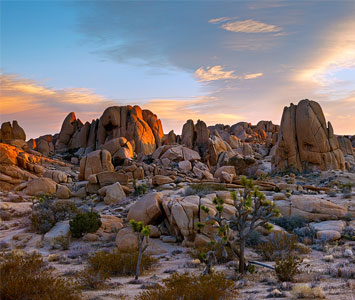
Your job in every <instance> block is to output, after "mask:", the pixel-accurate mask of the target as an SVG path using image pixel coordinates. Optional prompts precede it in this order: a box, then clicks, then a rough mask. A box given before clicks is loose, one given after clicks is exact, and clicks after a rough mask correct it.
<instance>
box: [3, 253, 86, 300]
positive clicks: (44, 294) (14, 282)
mask: <svg viewBox="0 0 355 300" xmlns="http://www.w3.org/2000/svg"><path fill="white" fill-rule="evenodd" d="M0 278H1V280H0V299H4V300H12V299H21V300H79V299H82V297H81V294H80V291H79V289H78V285H77V282H76V281H74V280H72V279H65V278H62V277H58V276H57V275H56V274H53V271H52V270H51V269H48V268H46V266H45V263H44V261H43V259H42V257H41V255H40V254H38V253H32V254H27V253H24V252H15V251H12V252H11V253H8V254H4V253H3V254H2V255H1V256H0Z"/></svg>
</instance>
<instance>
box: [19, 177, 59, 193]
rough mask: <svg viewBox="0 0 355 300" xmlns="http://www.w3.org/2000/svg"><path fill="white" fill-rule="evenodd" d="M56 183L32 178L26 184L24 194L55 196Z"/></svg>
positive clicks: (46, 179) (47, 179)
mask: <svg viewBox="0 0 355 300" xmlns="http://www.w3.org/2000/svg"><path fill="white" fill-rule="evenodd" d="M56 192H57V183H56V182H55V181H53V180H52V179H50V178H34V179H31V180H30V181H28V182H27V185H26V188H25V189H24V193H25V194H27V195H31V196H37V195H41V194H49V195H55V194H56Z"/></svg>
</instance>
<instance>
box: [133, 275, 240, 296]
mask: <svg viewBox="0 0 355 300" xmlns="http://www.w3.org/2000/svg"><path fill="white" fill-rule="evenodd" d="M233 286H234V282H233V281H231V280H227V279H226V278H225V276H224V275H223V273H212V274H208V275H199V276H197V275H193V274H187V273H185V274H178V273H174V274H172V275H171V276H170V277H169V278H167V279H165V280H164V286H159V287H158V288H156V289H151V290H147V291H144V292H142V293H140V294H139V295H138V296H136V297H135V300H156V299H159V300H176V299H179V300H228V299H232V298H233V297H234V296H235V293H233Z"/></svg>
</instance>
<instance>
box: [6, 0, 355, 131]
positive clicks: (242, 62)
mask: <svg viewBox="0 0 355 300" xmlns="http://www.w3.org/2000/svg"><path fill="white" fill-rule="evenodd" d="M0 22H1V23H0V70H1V75H0V76H1V77H0V78H1V82H0V84H1V85H0V87H1V89H0V97H1V101H0V121H1V122H4V121H9V120H13V119H16V120H18V122H19V124H20V125H21V126H22V127H23V128H24V129H25V131H26V133H27V137H28V138H32V137H33V138H34V137H38V136H40V135H43V134H47V133H51V134H53V133H56V132H59V130H60V126H61V124H62V121H63V120H64V118H65V116H66V115H67V114H68V113H69V112H71V111H74V112H75V113H76V115H77V117H78V118H80V119H81V120H82V121H84V122H85V121H91V120H92V119H96V118H99V117H100V115H101V114H102V112H103V111H104V109H105V108H106V107H108V106H111V105H135V104H137V105H140V106H141V107H142V108H145V109H150V110H152V111H153V112H154V113H155V114H157V116H158V118H160V119H161V120H162V123H163V129H164V132H165V133H168V132H169V131H170V130H172V129H173V130H174V131H175V132H176V133H178V134H179V133H181V128H182V126H183V124H184V122H185V121H186V120H187V119H193V120H194V121H197V120H198V119H201V120H204V121H205V122H206V123H207V124H208V125H214V124H217V123H223V124H230V125H232V124H235V123H237V122H240V121H247V122H251V123H252V124H256V123H257V122H258V121H260V120H272V121H273V122H274V123H276V124H279V123H280V120H281V115H282V111H283V107H284V106H288V105H290V103H294V104H297V103H298V102H299V101H300V100H301V99H306V98H307V99H312V100H315V101H317V102H319V103H320V104H321V106H322V108H323V112H324V114H325V116H326V119H327V120H328V121H330V122H331V123H332V125H333V128H334V131H335V133H336V134H355V1H353V0H351V1H350V0H349V1H343V0H334V1H321V0H318V1H317V0H314V1H301V0H300V1H293V0H292V1H291V0H290V1H281V0H275V1H268V0H264V1H208V0H206V1H202V0H196V1H172V0H170V1H105V0H104V1H69V0H66V1H49V0H48V1H3V0H2V1H1V2H0Z"/></svg>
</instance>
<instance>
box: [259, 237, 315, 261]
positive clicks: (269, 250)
mask: <svg viewBox="0 0 355 300" xmlns="http://www.w3.org/2000/svg"><path fill="white" fill-rule="evenodd" d="M257 251H258V252H259V253H260V254H261V256H262V257H263V259H264V260H267V261H272V260H275V259H276V258H277V257H283V256H285V255H288V254H292V253H295V252H299V253H302V254H304V253H309V251H310V250H309V248H307V247H305V246H303V245H302V246H301V245H300V244H298V239H297V237H296V236H295V235H292V234H287V233H283V232H278V231H276V232H273V233H272V234H270V235H269V237H268V241H267V242H263V243H261V244H259V245H258V246H257Z"/></svg>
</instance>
